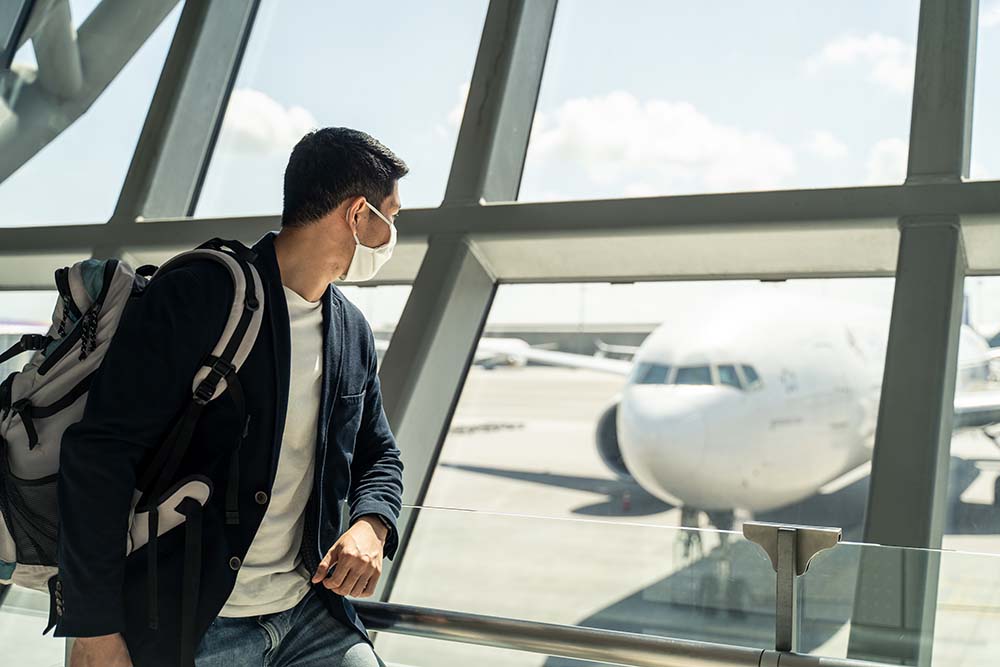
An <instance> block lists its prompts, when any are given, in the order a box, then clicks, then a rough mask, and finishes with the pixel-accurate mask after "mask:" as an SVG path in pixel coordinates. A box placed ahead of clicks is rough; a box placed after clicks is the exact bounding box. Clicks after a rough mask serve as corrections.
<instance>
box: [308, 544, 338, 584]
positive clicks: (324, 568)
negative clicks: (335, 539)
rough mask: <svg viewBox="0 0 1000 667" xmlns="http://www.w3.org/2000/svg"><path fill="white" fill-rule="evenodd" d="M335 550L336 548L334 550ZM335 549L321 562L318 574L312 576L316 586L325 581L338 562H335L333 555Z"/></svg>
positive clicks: (317, 570) (317, 569)
mask: <svg viewBox="0 0 1000 667" xmlns="http://www.w3.org/2000/svg"><path fill="white" fill-rule="evenodd" d="M335 548H336V546H335V547H334V548H333V549H335ZM333 549H330V550H329V551H327V552H326V555H325V556H323V560H321V561H320V562H319V567H317V568H316V572H315V573H314V574H313V576H312V582H313V583H314V584H316V583H319V582H321V581H323V579H325V578H326V573H327V572H329V571H330V568H331V567H333V565H334V563H335V562H336V561H335V560H334V558H335V557H334V555H333Z"/></svg>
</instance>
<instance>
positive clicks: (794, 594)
mask: <svg viewBox="0 0 1000 667" xmlns="http://www.w3.org/2000/svg"><path fill="white" fill-rule="evenodd" d="M743 536H744V537H746V538H747V539H748V540H750V541H751V542H754V543H756V544H757V545H758V546H760V547H761V548H762V549H763V550H764V551H765V553H767V555H768V558H770V559H771V565H772V566H773V567H774V571H775V573H776V574H777V576H776V578H775V598H774V604H775V609H774V649H775V650H776V651H778V652H780V653H793V652H796V651H798V648H799V608H798V581H799V577H801V576H802V575H803V574H805V573H806V571H807V570H808V569H809V563H810V562H812V559H813V557H814V556H816V554H818V553H819V552H821V551H825V550H827V549H830V548H833V547H834V546H836V545H837V543H838V542H840V538H841V530H840V528H814V527H812V526H784V525H781V524H777V523H745V524H743Z"/></svg>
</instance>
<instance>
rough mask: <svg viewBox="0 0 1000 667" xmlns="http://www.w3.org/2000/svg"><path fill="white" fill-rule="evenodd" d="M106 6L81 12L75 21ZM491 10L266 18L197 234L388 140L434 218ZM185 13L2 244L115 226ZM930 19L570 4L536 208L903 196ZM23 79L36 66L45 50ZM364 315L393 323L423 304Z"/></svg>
mask: <svg viewBox="0 0 1000 667" xmlns="http://www.w3.org/2000/svg"><path fill="white" fill-rule="evenodd" d="M95 4H97V2H96V0H71V6H72V9H73V12H74V16H75V17H76V18H77V20H78V21H80V20H81V19H82V17H85V16H86V14H87V13H89V11H90V9H92V7H93V6H94V5H95ZM981 4H982V6H981V10H980V13H981V22H980V33H979V62H978V77H977V79H978V87H977V96H976V102H975V103H976V111H975V116H974V142H973V162H974V166H973V177H976V178H998V177H1000V132H998V131H996V130H997V128H996V121H995V120H994V119H995V118H1000V76H998V74H1000V72H998V69H1000V0H983V2H982V3H981ZM486 6H487V3H486V0H448V1H442V0H437V1H434V2H423V3H413V2H403V1H401V0H398V1H395V2H388V1H380V2H366V3H356V2H347V1H346V0H345V1H338V2H327V1H320V0H286V1H282V2H278V1H277V0H264V1H263V2H262V5H261V9H260V14H259V17H258V21H257V24H256V26H255V28H254V32H253V34H252V36H251V40H250V44H249V47H248V50H247V54H246V57H245V60H244V64H243V67H242V69H241V71H240V74H239V77H238V80H237V83H236V89H235V91H234V95H233V99H232V101H231V104H230V108H229V110H228V112H227V115H226V119H225V122H224V126H223V131H222V134H221V137H220V141H219V147H218V150H217V151H216V154H215V156H214V157H213V161H212V164H211V167H210V171H209V175H208V178H207V181H206V183H205V188H204V191H203V196H202V200H201V202H200V204H199V207H198V215H199V216H226V215H240V214H262V213H276V212H278V211H279V210H280V205H281V174H282V170H283V168H284V164H285V161H286V159H287V154H288V150H289V149H290V148H291V145H292V144H294V142H295V140H297V138H298V137H299V136H301V134H302V133H304V132H305V131H307V130H308V129H310V128H312V127H315V126H323V125H347V126H352V127H357V128H361V129H365V130H366V131H369V132H371V133H372V134H373V135H374V136H376V137H378V138H379V139H381V140H382V141H383V142H384V143H386V144H387V145H388V146H390V147H391V148H393V149H394V150H395V151H396V152H397V153H399V154H400V156H401V157H403V158H404V159H405V160H407V162H408V163H409V164H410V166H411V169H412V171H411V174H410V175H409V176H408V177H407V178H406V179H404V180H403V182H402V183H401V187H400V190H401V195H402V200H403V206H404V208H406V207H416V206H435V205H437V204H438V203H439V202H440V200H441V197H442V195H443V193H444V188H445V183H446V180H447V176H448V171H449V169H450V164H451V156H452V152H453V150H454V144H455V139H456V137H457V132H458V126H459V124H460V121H461V114H462V110H463V102H464V95H465V91H466V90H467V86H468V81H469V78H470V76H471V73H472V68H473V64H474V60H475V55H476V49H477V47H478V40H479V32H480V30H481V27H482V22H483V19H484V17H485V11H486ZM178 11H179V8H178V10H175V12H174V13H173V14H172V15H171V17H170V18H169V19H168V20H167V21H165V22H164V24H163V25H162V26H161V27H160V28H159V29H158V30H157V32H156V34H155V35H154V36H153V38H152V39H151V40H149V42H148V43H147V44H145V45H144V46H143V48H142V50H141V51H140V52H139V54H137V56H136V57H135V58H134V59H133V61H132V62H131V63H129V65H128V66H127V67H126V69H125V71H124V72H123V73H122V74H121V75H120V76H119V77H118V79H116V80H115V82H113V83H112V85H111V86H110V87H109V88H108V90H107V91H106V92H105V94H104V95H103V96H102V97H101V98H100V99H99V100H98V101H97V102H96V103H95V104H94V106H93V107H92V108H91V110H90V111H89V112H88V113H87V114H86V115H85V116H84V117H83V118H82V119H81V120H80V121H78V122H77V123H76V124H75V125H74V126H73V127H71V128H70V129H69V130H67V131H66V132H65V133H63V134H62V135H61V136H60V137H58V138H57V139H56V140H55V141H54V142H53V143H52V144H51V145H50V146H48V147H47V148H46V149H44V150H43V151H42V152H41V153H40V154H39V155H38V156H37V157H36V158H35V159H33V160H32V161H30V162H29V163H28V164H27V165H25V166H24V167H23V168H22V169H20V170H19V171H18V172H17V173H16V174H15V175H14V176H13V177H11V178H10V179H8V180H7V181H6V182H5V183H3V184H0V211H2V212H3V213H2V214H0V216H2V217H0V225H2V226H14V225H23V224H55V223H60V224H69V223H74V222H96V221H101V220H104V219H106V218H107V217H108V215H110V213H111V212H112V210H113V209H114V205H115V201H116V199H117V193H118V189H119V188H120V186H121V183H122V180H123V179H124V175H125V171H126V170H127V167H128V163H129V159H130V157H131V152H132V150H133V148H134V145H135V141H136V139H137V137H138V134H139V131H140V130H141V126H142V121H143V118H144V115H145V112H146V108H147V107H148V104H149V99H150V98H151V96H152V92H153V89H154V87H155V83H156V79H157V77H158V75H159V69H160V67H161V66H162V60H163V58H164V56H165V54H166V51H167V48H168V46H169V42H170V38H171V35H172V30H173V27H174V25H175V24H176V19H177V15H178ZM917 11H918V2H917V0H879V2H870V1H865V0H838V1H832V0H830V1H824V2H819V1H811V2H803V1H802V0H772V1H771V2H768V3H759V2H736V1H723V0H711V1H708V2H699V3H690V2H682V1H677V0H671V1H669V2H667V1H659V0H631V1H630V2H628V3H613V2H609V1H607V0H603V1H600V2H598V1H596V0H564V1H563V2H561V3H560V6H559V10H558V14H557V17H556V24H555V28H554V31H553V40H552V44H551V46H550V49H549V53H548V58H547V62H546V72H545V77H544V80H543V84H542V88H541V93H540V99H539V106H538V115H537V116H536V120H535V123H534V126H533V134H532V141H531V145H530V147H529V153H528V160H527V165H526V169H525V174H524V179H523V183H522V191H521V199H522V200H552V199H585V198H600V197H618V196H641V195H649V194H674V193H690V192H720V191H733V190H756V189H773V188H798V187H833V186H842V185H863V184H871V183H892V182H901V180H902V175H903V170H904V168H905V151H906V138H907V132H908V128H909V116H910V100H911V91H910V86H911V85H912V73H913V57H914V53H913V48H914V45H915V41H916V30H917V18H918V17H917ZM18 60H19V61H20V62H22V63H24V64H27V65H30V64H31V62H32V60H33V59H32V58H31V54H30V49H26V50H25V51H24V52H23V53H22V54H20V56H19V58H18ZM823 282H829V281H823ZM981 282H982V281H978V282H977V285H979V284H980V283H981ZM836 284H837V285H843V286H844V287H842V289H843V290H844V291H845V292H846V293H849V294H858V295H859V297H858V298H859V299H862V300H865V299H870V298H873V299H875V300H877V301H879V302H884V301H885V298H884V294H889V293H891V281H882V284H883V285H884V286H883V287H880V288H878V289H876V290H872V289H870V286H871V285H874V283H862V284H861V285H860V286H859V285H856V284H855V283H854V282H853V281H847V282H838V283H836ZM811 285H812V287H807V288H806V289H814V290H818V293H819V292H824V293H825V292H828V291H829V290H830V289H831V287H820V286H819V283H818V281H812V282H811ZM852 285H853V286H852ZM717 288H718V286H716V287H711V286H705V285H697V286H696V285H692V286H690V288H689V292H690V294H691V295H693V296H691V298H690V299H682V300H681V301H678V299H681V297H680V296H677V293H676V292H675V291H672V292H670V293H671V294H673V295H674V296H671V297H670V298H669V299H668V298H666V296H665V295H666V292H664V300H663V305H662V307H661V308H660V310H659V311H657V312H654V313H650V312H649V308H648V307H647V306H645V305H644V304H645V302H646V300H647V299H646V297H642V298H640V297H639V296H635V297H628V296H627V294H626V293H624V292H622V290H621V289H618V290H617V293H616V296H615V297H613V298H605V297H603V296H600V295H601V294H605V293H611V292H616V289H615V288H612V287H610V286H605V287H601V286H588V287H580V286H574V287H573V288H572V290H573V291H572V294H573V295H575V296H573V297H570V296H569V295H568V294H564V292H565V291H566V290H567V289H568V288H559V287H552V286H548V287H536V288H524V287H516V288H513V287H511V288H504V290H505V293H511V294H514V293H518V294H521V295H522V296H521V297H520V298H517V299H513V301H512V303H514V304H517V305H510V306H508V305H505V304H506V301H504V300H503V299H500V300H498V303H497V307H496V308H495V311H494V316H495V317H497V318H502V319H507V318H510V319H512V320H517V319H518V318H520V319H527V320H533V319H535V318H537V317H540V316H542V314H545V313H548V314H551V313H552V311H551V309H550V308H549V307H548V306H545V305H544V304H546V303H548V304H551V303H554V302H558V303H561V304H567V305H566V308H565V310H566V312H565V314H560V315H559V317H560V318H562V317H565V318H569V319H570V320H572V319H573V318H574V317H579V313H581V312H583V313H587V317H588V319H590V320H594V319H601V318H602V317H607V318H610V319H615V320H619V319H624V320H642V319H646V318H647V317H654V318H655V317H666V316H668V314H669V312H670V311H671V310H672V309H675V308H677V307H680V306H679V304H681V303H689V302H691V303H693V302H695V301H697V300H698V299H700V298H701V297H702V296H703V295H704V294H705V292H704V290H711V289H717ZM732 288H733V289H735V288H736V286H735V285H733V286H732ZM531 289H533V290H534V291H528V292H525V291H524V290H531ZM643 289H646V288H643ZM662 289H663V290H667V291H669V290H668V288H667V287H662ZM670 289H673V288H670ZM838 289H841V288H838ZM977 289H990V290H992V291H991V292H990V294H993V293H994V292H995V296H996V298H990V299H980V300H979V303H984V302H986V303H987V305H983V306H980V308H983V309H984V315H983V317H984V318H986V319H991V320H997V321H1000V307H998V308H993V307H992V306H990V305H989V304H991V303H993V302H994V301H995V302H997V303H1000V288H997V289H993V288H990V287H989V285H988V284H987V285H986V287H982V285H980V286H979V287H978V288H977ZM602 290H603V291H602ZM640 291H641V290H640ZM872 292H878V296H874V297H873V296H871V294H872ZM378 294H382V295H383V296H377V295H378ZM643 294H645V292H643ZM524 295H529V296H530V295H535V296H534V298H524ZM501 296H502V295H501ZM358 298H359V300H361V301H364V302H366V303H369V308H371V309H372V310H379V311H381V312H383V313H385V314H384V315H380V318H382V317H384V318H388V319H393V318H394V317H395V315H394V314H393V313H395V312H397V311H398V309H399V308H401V304H402V302H403V301H404V300H405V290H402V291H400V290H399V289H394V290H379V291H378V292H376V293H375V294H370V295H367V296H364V297H363V298H361V297H360V296H359V297H358ZM380 304H381V305H380ZM526 304H532V305H526ZM588 304H589V305H588ZM601 304H604V305H601ZM622 304H625V305H624V306H623V305H622ZM986 310H989V312H988V313H987V312H985V311H986ZM994 310H995V311H996V312H993V311H994ZM623 311H625V312H623ZM505 313H506V314H505ZM640 315H641V316H640Z"/></svg>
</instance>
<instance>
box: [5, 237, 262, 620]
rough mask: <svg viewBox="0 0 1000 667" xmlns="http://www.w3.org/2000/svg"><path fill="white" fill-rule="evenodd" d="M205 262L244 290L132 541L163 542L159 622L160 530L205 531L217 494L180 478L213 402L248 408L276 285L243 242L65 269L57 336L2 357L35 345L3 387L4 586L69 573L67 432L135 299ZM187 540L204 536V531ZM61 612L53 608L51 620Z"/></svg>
mask: <svg viewBox="0 0 1000 667" xmlns="http://www.w3.org/2000/svg"><path fill="white" fill-rule="evenodd" d="M202 258H209V259H212V260H215V261H217V262H220V263H221V264H222V265H223V266H225V267H226V268H227V269H228V270H229V275H230V277H231V278H232V279H233V285H234V288H235V290H234V294H235V298H234V300H233V304H232V307H231V309H230V312H229V318H228V321H227V323H226V325H225V328H224V330H223V332H222V335H221V336H220V338H219V341H218V343H217V344H216V346H215V348H214V349H213V350H212V353H211V354H210V355H208V357H207V358H206V359H205V361H204V362H203V364H204V365H203V366H202V367H201V368H200V369H199V370H198V372H197V373H196V374H195V376H194V378H193V379H192V395H191V399H190V401H189V402H188V405H187V406H186V408H185V409H184V411H183V412H182V417H181V418H180V419H179V420H178V422H177V423H176V424H175V425H174V426H173V428H172V429H171V432H170V434H169V436H168V437H167V439H166V441H165V442H164V443H163V444H162V445H161V446H160V447H159V448H158V450H157V451H156V453H155V455H154V456H153V457H152V460H151V462H150V463H149V465H148V466H147V467H146V469H145V470H143V471H140V474H139V476H138V479H139V482H138V484H137V487H138V488H137V489H136V491H135V494H134V496H133V499H132V516H131V522H130V529H129V534H128V539H127V544H126V545H123V546H124V548H125V550H126V553H131V552H132V551H133V550H135V549H138V548H139V547H141V546H143V545H146V544H147V543H148V548H149V549H150V550H151V551H150V557H149V561H150V569H151V572H150V604H149V607H150V625H151V626H153V627H155V626H156V623H157V621H156V611H155V610H156V572H155V563H156V558H155V554H154V552H155V548H156V538H157V536H159V535H163V534H164V533H165V532H167V531H168V530H171V529H172V528H175V527H177V526H179V525H180V524H182V523H188V524H191V525H188V526H187V530H188V531H189V532H190V531H192V526H193V528H194V532H197V531H200V524H201V516H200V510H201V508H202V507H204V506H205V504H206V503H207V502H208V499H209V496H210V495H211V489H210V487H209V485H208V484H207V483H206V482H207V480H205V479H204V478H202V477H192V478H189V479H186V480H174V479H173V477H174V475H175V474H176V471H177V467H178V466H179V464H180V461H181V459H182V458H183V456H184V452H185V451H186V449H187V445H188V443H189V441H190V438H191V434H192V432H193V430H194V426H195V423H196V422H197V420H198V416H199V415H200V414H201V411H202V409H203V407H204V406H205V404H206V403H207V402H208V401H211V400H213V399H214V398H216V397H218V396H219V395H221V394H222V393H223V392H224V391H225V390H226V389H227V388H228V389H229V390H230V391H229V394H230V396H232V398H233V400H234V401H235V402H236V403H237V407H238V408H239V409H240V410H241V411H242V410H243V392H242V388H241V387H240V386H239V381H238V379H237V377H236V371H237V370H239V368H240V366H241V365H242V364H243V362H244V361H245V360H246V358H247V355H248V354H249V353H250V349H251V348H252V347H253V344H254V342H255V340H256V337H257V333H258V331H259V329H260V324H261V320H262V317H263V312H264V310H263V305H264V304H263V298H264V292H263V287H262V284H261V280H260V275H259V274H258V272H257V270H256V268H255V267H254V265H253V261H254V259H255V256H254V253H253V252H252V251H251V250H250V249H249V248H247V247H246V246H244V245H243V244H241V243H239V242H237V241H224V240H221V239H212V240H211V241H207V242H205V243H203V244H201V245H200V246H198V247H197V248H196V249H194V250H190V251H187V252H183V253H181V254H179V255H177V256H175V257H172V258H171V259H170V260H168V261H167V262H166V263H164V264H163V265H162V266H161V267H159V268H158V269H157V268H156V267H155V266H150V265H146V266H142V267H139V268H138V269H135V270H133V269H132V267H130V266H129V265H128V264H126V263H125V262H122V261H119V260H115V259H109V260H94V259H87V260H83V261H81V262H77V263H76V264H74V265H73V266H70V267H66V268H62V269H58V270H57V271H56V272H55V282H56V287H57V288H58V291H59V300H58V302H57V303H56V306H55V310H54V311H53V315H52V326H51V328H50V329H49V331H48V333H47V334H46V335H40V334H27V335H25V336H23V337H22V338H21V340H20V341H19V342H18V343H17V344H15V345H14V346H13V347H12V348H10V349H9V350H7V351H6V352H4V353H2V354H0V363H2V362H4V361H7V360H8V359H11V358H13V357H15V356H17V355H18V354H21V353H23V352H27V351H31V352H33V354H32V355H31V357H30V359H29V360H28V362H27V364H26V365H25V366H24V368H23V369H22V370H21V371H19V372H14V373H12V374H11V375H10V376H8V377H7V378H6V379H5V380H4V381H3V382H2V383H0V584H10V583H14V584H18V585H21V586H26V587H29V588H34V589H37V590H42V591H46V592H49V593H50V594H52V590H53V587H54V586H55V585H56V582H57V573H58V563H57V562H56V553H57V535H58V522H59V508H58V501H57V494H56V489H57V484H58V476H59V449H60V442H61V440H62V435H63V431H64V430H65V429H66V428H67V427H68V426H69V425H70V424H73V423H75V422H77V421H79V420H80V418H81V417H82V415H83V410H84V406H85V405H86V397H87V391H88V389H89V387H90V381H91V378H92V376H93V374H94V372H95V371H96V370H97V369H98V367H100V365H101V362H102V361H103V359H104V355H105V353H106V352H107V349H108V345H109V343H110V342H111V339H112V335H113V334H114V332H115V330H116V328H117V327H118V322H119V320H120V318H121V316H122V312H123V311H124V310H125V307H126V305H127V304H128V303H129V301H130V300H131V299H138V298H142V294H143V291H144V289H145V287H146V285H147V284H148V283H149V282H150V281H152V280H156V279H157V277H158V276H160V275H161V274H163V273H165V272H167V271H169V270H171V269H173V268H175V267H177V266H180V265H182V264H186V263H188V262H190V261H193V260H197V259H202ZM243 421H244V420H243V419H242V418H241V421H240V423H243ZM244 435H245V434H244ZM236 465H237V464H236V462H235V457H234V462H233V466H234V467H236ZM168 486H169V488H168ZM227 495H229V494H227ZM232 496H233V497H232V503H231V505H232V507H230V506H229V505H230V503H228V502H227V510H231V511H232V512H233V513H234V515H235V517H233V516H230V514H229V512H228V511H227V521H230V522H231V521H232V520H233V518H235V520H237V521H238V511H237V510H236V502H235V500H236V496H235V494H232ZM84 501H85V500H84ZM187 537H191V538H192V539H196V540H198V541H200V534H193V535H189V536H186V539H187ZM189 565H190V567H191V568H197V567H198V565H199V564H197V563H193V562H192V563H190V564H189V563H187V562H186V563H185V568H186V572H185V577H186V578H187V576H188V575H190V576H192V577H193V578H194V579H195V580H197V579H198V573H197V572H196V571H195V572H188V571H187V568H188V566H189ZM192 595H195V596H196V595H197V591H194V592H193V593H192ZM187 602H189V603H191V602H192V601H190V600H187ZM53 619H54V616H53V615H52V613H51V612H50V623H49V625H50V628H51V626H52V625H53V623H54V621H53ZM46 630H48V628H47V629H46Z"/></svg>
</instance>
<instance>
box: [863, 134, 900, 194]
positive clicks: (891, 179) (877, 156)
mask: <svg viewBox="0 0 1000 667" xmlns="http://www.w3.org/2000/svg"><path fill="white" fill-rule="evenodd" d="M908 153H909V146H908V145H907V143H906V142H905V141H903V140H902V139H896V138H890V139H881V140H879V141H877V142H876V143H875V145H874V146H873V147H872V150H871V153H869V154H868V161H867V163H866V165H865V166H866V168H867V171H868V178H867V182H868V183H869V184H870V185H885V184H889V183H902V182H903V180H904V179H905V178H906V157H907V154H908Z"/></svg>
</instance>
